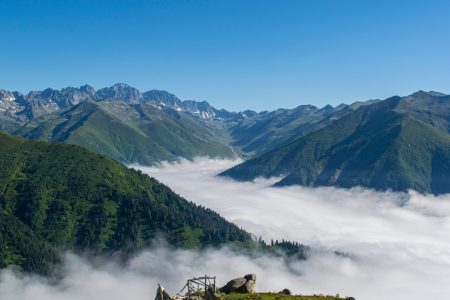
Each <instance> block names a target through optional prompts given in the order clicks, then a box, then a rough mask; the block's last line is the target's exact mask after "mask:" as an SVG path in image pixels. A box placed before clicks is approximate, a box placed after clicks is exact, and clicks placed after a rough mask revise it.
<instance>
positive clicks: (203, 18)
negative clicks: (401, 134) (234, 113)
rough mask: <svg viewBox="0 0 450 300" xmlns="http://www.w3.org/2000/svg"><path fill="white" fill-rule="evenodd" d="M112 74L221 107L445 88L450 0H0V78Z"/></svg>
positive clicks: (48, 80) (75, 78)
mask: <svg viewBox="0 0 450 300" xmlns="http://www.w3.org/2000/svg"><path fill="white" fill-rule="evenodd" d="M116 82H125V83H128V84H130V85H132V86H135V87H137V88H139V89H140V90H142V91H145V90H149V89H165V90H168V91H170V92H172V93H174V94H176V95H177V96H178V97H180V98H181V99H196V100H207V101H209V102H210V103H212V104H213V105H214V106H216V107H218V108H226V109H230V110H243V109H254V110H266V109H267V110H269V109H274V108H278V107H287V108H289V107H295V106H297V105H300V104H306V103H309V104H314V105H317V106H323V105H325V104H327V103H330V104H332V105H336V104H339V103H342V102H345V103H348V102H352V101H356V100H366V99H371V98H386V97H389V96H391V95H406V94H409V93H412V92H414V91H416V90H419V89H423V90H437V91H441V92H445V93H450V1H439V0H433V1H431V0H428V1H414V0H410V1H406V0H405V1H395V0H373V1H371V0H367V1H364V0H355V1H352V0H328V1H323V0H311V1H306V0H305V1H302V0H296V1H283V0H273V1H263V0H223V1H212V0H205V1H197V0H189V1H187V0H177V1H172V0H160V1H150V0H147V1H143V0H142V1H138V0H126V1H125V0H123V1H117V0H104V1H101V0H91V1H88V0H76V1H73V0H45V1H44V0H27V1H25V0H0V88H3V89H8V90H19V91H21V92H25V93H27V92H29V91H30V90H37V89H44V88H46V87H52V88H58V89H59V88H62V87H65V86H80V85H82V84H85V83H89V84H91V85H93V86H94V87H95V88H101V87H104V86H109V85H112V84H114V83H116Z"/></svg>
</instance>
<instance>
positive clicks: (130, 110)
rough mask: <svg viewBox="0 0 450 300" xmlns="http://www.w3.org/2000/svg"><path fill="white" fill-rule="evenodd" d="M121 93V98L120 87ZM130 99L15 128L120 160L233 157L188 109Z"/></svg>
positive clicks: (82, 106)
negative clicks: (139, 102) (186, 110)
mask: <svg viewBox="0 0 450 300" xmlns="http://www.w3.org/2000/svg"><path fill="white" fill-rule="evenodd" d="M108 95H111V96H113V94H108ZM120 95H121V97H124V94H123V93H122V92H120ZM130 95H134V93H131V94H130ZM130 102H134V100H132V99H131V98H128V100H126V101H122V100H119V99H106V100H101V101H93V100H87V101H83V102H81V103H79V104H77V105H75V106H72V107H71V108H70V109H68V110H63V111H59V112H56V113H52V114H47V115H44V116H41V117H39V118H35V119H33V120H31V121H30V122H28V123H26V124H25V125H24V126H22V127H21V128H20V129H18V130H17V131H15V132H14V133H15V134H16V135H20V136H24V137H26V138H29V139H37V140H45V141H60V142H65V143H69V144H76V145H79V146H83V147H85V148H87V149H90V150H92V151H94V152H96V153H100V154H104V155H107V156H109V157H111V158H113V159H115V160H117V161H119V162H122V163H124V164H131V163H139V164H144V165H151V164H154V163H156V162H159V161H163V160H175V159H177V158H179V157H184V158H188V159H192V158H194V157H196V156H209V157H221V158H230V157H234V156H235V154H234V152H233V150H232V149H231V147H229V146H227V145H225V144H224V143H222V141H220V139H219V138H217V137H216V136H214V135H213V134H212V133H211V132H210V130H209V129H208V128H207V127H205V126H204V125H202V123H200V122H198V121H197V120H196V118H194V117H193V116H191V115H190V114H188V113H185V112H183V111H181V110H178V111H176V110H174V109H172V108H170V107H165V106H161V105H154V103H152V102H146V103H143V104H130Z"/></svg>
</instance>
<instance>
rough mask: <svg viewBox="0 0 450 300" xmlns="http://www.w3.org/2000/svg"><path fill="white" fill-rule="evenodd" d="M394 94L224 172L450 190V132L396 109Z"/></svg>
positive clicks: (286, 182)
mask: <svg viewBox="0 0 450 300" xmlns="http://www.w3.org/2000/svg"><path fill="white" fill-rule="evenodd" d="M401 101H402V98H400V97H392V98H390V99H387V100H385V101H381V102H378V103H376V104H373V105H369V106H363V107H360V108H359V109H358V110H356V111H355V112H353V113H350V114H348V115H346V116H344V117H342V118H341V119H339V120H337V121H335V122H333V123H331V124H330V125H328V126H326V127H324V128H322V129H320V130H318V131H315V132H313V133H311V134H309V135H307V136H305V137H302V138H300V139H298V140H296V141H294V142H292V143H290V144H288V145H285V146H282V147H279V148H277V149H275V150H273V151H269V152H267V153H265V154H263V155H261V156H259V157H256V158H254V159H250V160H248V161H246V162H244V163H242V164H240V165H238V166H235V167H233V168H231V169H229V170H227V171H225V172H223V173H222V174H221V175H224V176H230V177H232V178H235V179H237V180H252V179H254V178H256V177H272V176H283V179H282V180H281V181H280V182H278V183H277V185H279V186H281V185H292V184H301V185H307V186H339V187H353V186H364V187H370V188H375V189H379V190H387V189H393V190H398V191H405V190H407V189H414V190H417V191H419V192H424V193H434V194H441V193H448V192H450V185H448V182H449V180H450V135H448V134H447V133H446V132H445V131H441V130H439V129H438V128H436V127H434V126H432V125H431V124H429V123H425V122H423V121H421V120H418V119H416V118H414V117H412V116H410V115H408V114H406V113H402V112H397V111H395V108H397V107H398V105H399V103H401Z"/></svg>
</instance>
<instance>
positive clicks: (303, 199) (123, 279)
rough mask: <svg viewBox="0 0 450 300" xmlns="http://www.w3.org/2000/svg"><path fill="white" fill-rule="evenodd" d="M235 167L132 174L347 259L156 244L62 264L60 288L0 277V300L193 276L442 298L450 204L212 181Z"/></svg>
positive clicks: (363, 295) (133, 291)
mask: <svg viewBox="0 0 450 300" xmlns="http://www.w3.org/2000/svg"><path fill="white" fill-rule="evenodd" d="M235 163H236V162H235V161H234V162H233V161H216V160H206V159H199V160H196V161H194V162H189V161H182V162H181V163H178V164H168V163H167V164H162V165H161V166H160V167H158V168H144V167H139V168H140V169H141V170H143V171H144V172H146V173H148V174H150V175H152V176H154V177H156V178H158V179H159V180H160V181H162V182H163V183H165V184H167V185H169V186H170V187H171V188H172V189H174V190H175V191H176V192H177V193H179V194H181V195H182V196H184V197H186V198H187V199H189V200H191V201H194V202H196V203H198V204H201V205H205V206H207V207H210V208H212V209H214V210H216V211H218V212H219V213H220V214H222V215H223V216H224V217H225V218H227V219H229V220H230V221H233V222H235V223H236V224H238V225H240V226H242V227H244V228H245V229H246V230H248V231H250V232H252V233H253V234H255V235H256V236H261V237H263V238H264V239H266V240H270V239H282V238H284V239H289V240H295V241H299V242H302V243H305V244H309V245H312V246H315V247H318V248H324V249H329V250H340V251H343V252H347V253H350V254H352V255H351V258H349V257H338V256H335V255H331V254H326V253H317V254H314V255H313V256H312V257H311V258H310V259H309V260H307V261H296V262H290V263H288V264H287V263H285V262H284V261H283V260H281V259H276V258H269V257H260V258H256V259H250V258H248V257H245V256H240V255H236V254H235V253H233V252H231V251H229V250H227V249H226V248H224V249H220V250H206V251H203V252H202V253H198V252H193V251H185V250H174V249H170V248H168V247H167V246H166V245H164V243H161V242H158V243H157V244H156V245H155V247H153V248H152V249H148V250H147V251H144V252H142V253H141V254H139V255H138V256H136V258H134V259H133V260H131V261H130V263H129V264H128V265H127V266H119V265H117V264H115V263H114V262H103V263H96V264H93V263H92V262H88V261H86V260H84V259H82V258H80V257H78V256H75V255H71V254H67V255H66V271H65V274H66V275H65V277H64V279H63V280H61V281H60V282H58V283H51V282H48V281H47V280H46V279H43V278H38V277H36V276H23V275H17V274H15V273H14V272H12V271H11V270H7V271H3V272H2V273H0V274H1V275H0V299H24V300H25V299H26V300H28V299H33V300H36V299H37V300H40V299H46V300H47V299H48V300H53V299H63V300H72V299H87V300H90V299H133V300H134V299H136V300H140V299H151V298H153V297H154V293H155V289H156V284H157V283H158V282H160V283H162V284H163V286H165V287H166V288H167V289H168V290H169V292H171V293H176V292H178V291H179V289H181V288H182V286H183V284H184V282H185V280H186V279H187V278H189V277H192V276H198V275H201V274H211V275H216V276H218V279H219V283H220V284H224V283H225V282H226V281H227V280H228V279H231V278H233V277H236V276H240V275H243V274H246V273H250V272H253V273H256V274H257V275H258V280H257V289H259V290H273V291H277V290H280V289H282V288H290V289H291V290H293V291H294V292H296V293H303V294H307V293H325V294H336V293H339V294H341V295H351V296H354V297H356V298H357V299H369V300H370V299H377V300H379V299H387V300H389V299H396V300H398V299H400V300H401V299H408V300H410V299H432V298H446V297H447V295H449V294H450V286H448V283H447V280H448V278H450V238H449V237H448V236H449V232H450V196H440V197H434V196H423V195H420V194H417V193H415V192H410V193H409V194H402V193H392V192H385V193H379V192H375V191H371V190H367V189H351V190H345V189H335V188H304V187H285V188H273V187H271V184H272V183H273V182H274V181H275V180H257V181H255V182H252V183H239V182H234V181H231V180H229V179H227V178H221V177H216V176H215V175H216V174H217V173H218V172H220V171H221V170H224V169H226V168H228V167H230V166H232V165H233V164H235ZM94 265H95V267H94Z"/></svg>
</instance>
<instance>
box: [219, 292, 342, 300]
mask: <svg viewBox="0 0 450 300" xmlns="http://www.w3.org/2000/svg"><path fill="white" fill-rule="evenodd" d="M222 298H223V299H224V300H339V299H340V300H342V299H346V298H345V297H344V298H342V297H339V296H337V295H336V296H329V295H283V294H278V293H254V294H237V293H236V294H229V295H223V297H222Z"/></svg>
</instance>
